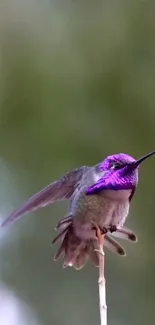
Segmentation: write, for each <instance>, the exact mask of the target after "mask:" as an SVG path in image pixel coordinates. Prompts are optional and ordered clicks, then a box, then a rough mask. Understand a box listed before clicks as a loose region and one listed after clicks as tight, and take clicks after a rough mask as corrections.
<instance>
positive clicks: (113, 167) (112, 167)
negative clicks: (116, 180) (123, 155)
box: [111, 162, 123, 170]
mask: <svg viewBox="0 0 155 325" xmlns="http://www.w3.org/2000/svg"><path fill="white" fill-rule="evenodd" d="M122 166H123V165H122V164H120V163H117V162H116V163H113V164H112V166H111V169H114V170H117V169H120V168H122Z"/></svg>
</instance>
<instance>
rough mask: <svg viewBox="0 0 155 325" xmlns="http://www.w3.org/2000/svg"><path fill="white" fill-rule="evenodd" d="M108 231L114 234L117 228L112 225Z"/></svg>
mask: <svg viewBox="0 0 155 325" xmlns="http://www.w3.org/2000/svg"><path fill="white" fill-rule="evenodd" d="M109 231H110V232H115V231H117V227H116V226H115V225H112V226H110V228H109Z"/></svg>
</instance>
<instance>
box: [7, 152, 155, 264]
mask: <svg viewBox="0 0 155 325" xmlns="http://www.w3.org/2000/svg"><path fill="white" fill-rule="evenodd" d="M154 153H155V152H151V153H150V154H148V155H146V156H144V157H142V158H140V159H139V160H135V159H134V158H133V157H131V156H129V155H126V154H116V155H112V156H108V157H107V158H106V159H105V160H104V161H102V162H101V163H99V164H97V165H96V166H93V167H88V166H83V167H81V168H79V169H75V170H73V171H71V172H69V173H67V174H66V175H65V176H63V177H62V178H60V179H59V180H58V181H56V182H54V183H51V184H50V185H48V186H47V187H46V188H44V189H43V190H42V191H40V192H39V193H37V194H35V195H34V196H32V197H31V198H30V199H29V200H28V201H27V202H26V203H25V204H23V205H22V206H21V208H19V209H18V210H16V211H15V212H13V213H12V214H11V215H10V216H9V217H8V218H7V219H6V220H5V221H4V223H3V224H2V226H4V225H6V224H8V223H10V222H12V221H14V220H16V219H19V218H20V217H21V216H22V215H23V214H26V213H28V212H30V211H35V210H37V209H38V208H41V207H45V206H47V205H49V204H52V203H54V202H55V201H58V200H64V199H69V200H70V205H69V212H68V215H67V216H66V217H65V218H63V219H62V220H61V221H60V222H59V223H58V224H57V227H56V229H59V230H61V232H60V233H59V234H58V236H56V237H55V239H54V240H53V243H56V242H60V247H59V250H58V252H57V254H56V256H55V260H56V259H58V258H59V257H60V255H63V257H64V267H66V266H69V265H70V266H74V267H75V268H76V269H80V268H82V267H83V266H84V265H85V263H86V261H87V259H88V257H90V258H91V259H92V261H93V262H94V263H95V265H96V266H98V265H99V257H98V253H97V252H96V251H95V249H96V248H97V247H98V238H97V235H96V230H95V227H94V224H96V225H97V226H98V227H99V229H101V230H104V234H105V235H104V236H105V239H104V244H105V246H106V247H108V248H109V249H110V250H111V251H113V252H115V253H118V254H120V255H125V251H124V249H123V248H122V247H121V245H120V244H119V243H118V242H117V241H115V240H114V239H113V236H115V237H119V238H124V239H128V240H130V241H133V242H135V241H137V237H136V235H135V234H134V233H133V232H132V231H131V230H129V229H127V228H124V222H125V220H126V218H127V215H128V213H129V207H130V203H131V199H132V197H133V195H134V193H135V189H136V186H137V184H138V167H139V165H140V163H141V162H142V161H143V160H145V159H146V158H148V157H149V156H151V155H153V154H154ZM112 229H113V230H112ZM105 230H106V231H105Z"/></svg>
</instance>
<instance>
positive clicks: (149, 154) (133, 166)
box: [128, 151, 155, 169]
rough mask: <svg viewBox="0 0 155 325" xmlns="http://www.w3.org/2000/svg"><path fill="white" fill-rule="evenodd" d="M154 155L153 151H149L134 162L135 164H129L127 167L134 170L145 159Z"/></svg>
mask: <svg viewBox="0 0 155 325" xmlns="http://www.w3.org/2000/svg"><path fill="white" fill-rule="evenodd" d="M154 154H155V151H151V152H150V153H148V154H147V155H145V156H143V157H141V158H139V159H138V160H136V161H135V162H133V163H130V164H129V165H128V166H129V169H130V168H131V169H136V168H137V167H138V166H139V165H140V164H141V163H142V162H143V161H144V160H145V159H147V158H149V157H151V156H153V155H154Z"/></svg>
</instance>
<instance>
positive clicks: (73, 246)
mask: <svg viewBox="0 0 155 325" xmlns="http://www.w3.org/2000/svg"><path fill="white" fill-rule="evenodd" d="M65 219H66V221H65ZM65 223H66V228H65V229H63V228H64V226H65ZM57 228H58V229H63V230H62V231H61V232H60V233H59V234H58V235H57V236H56V237H55V238H54V239H53V241H52V243H53V244H55V243H57V242H60V247H59V249H58V251H57V253H56V255H55V257H54V260H55V261H56V260H58V258H59V257H60V256H61V255H63V257H64V264H63V267H64V268H66V267H67V266H73V267H74V268H75V269H77V270H79V269H81V268H82V267H83V266H84V265H85V264H86V262H87V259H88V247H89V246H88V245H86V242H85V241H83V240H82V239H80V238H79V237H77V236H76V235H75V233H74V229H73V225H72V219H69V217H68V218H67V217H66V218H64V219H63V221H62V222H60V223H59V224H58V225H57Z"/></svg>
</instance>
